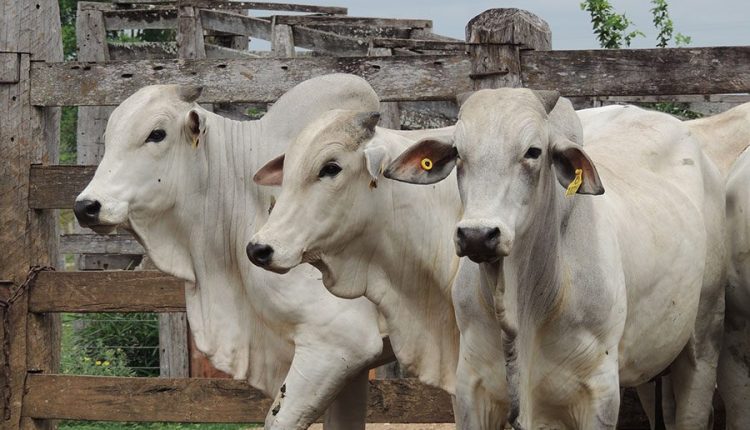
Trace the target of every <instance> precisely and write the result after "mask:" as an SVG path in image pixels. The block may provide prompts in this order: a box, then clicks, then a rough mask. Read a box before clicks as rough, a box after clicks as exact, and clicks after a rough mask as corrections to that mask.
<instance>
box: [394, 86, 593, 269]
mask: <svg viewBox="0 0 750 430" xmlns="http://www.w3.org/2000/svg"><path fill="white" fill-rule="evenodd" d="M558 98H559V94H558V93H557V92H550V91H532V90H528V89H508V88H505V89H497V90H482V91H478V92H476V93H474V94H473V95H471V96H470V97H469V98H468V99H467V100H466V101H465V103H464V104H463V105H462V107H461V111H460V113H459V121H458V123H457V124H456V130H455V134H454V136H453V139H452V140H448V141H437V140H434V139H425V140H422V141H420V142H418V143H416V144H415V145H413V146H412V147H411V148H409V149H408V150H407V151H406V152H404V153H403V154H402V155H401V156H399V157H398V158H397V159H396V160H394V161H393V162H392V163H391V164H390V165H389V167H388V168H387V169H386V171H385V176H386V177H389V178H392V179H396V180H400V181H404V182H410V183H420V184H428V183H434V182H437V181H440V180H442V179H444V178H445V177H447V176H448V174H449V173H450V171H451V170H452V168H453V166H454V165H455V166H457V168H458V186H459V192H460V195H461V200H462V202H463V204H464V215H463V217H462V219H461V221H460V222H459V223H458V224H457V226H456V231H455V236H454V241H455V246H456V252H457V254H458V255H459V256H468V257H469V258H470V259H471V260H473V261H476V262H489V261H496V260H498V259H500V258H502V257H504V256H506V255H508V254H509V253H510V251H511V248H512V245H513V241H514V238H515V237H516V235H518V234H520V233H521V232H523V231H525V230H526V229H527V227H528V226H529V224H530V223H531V219H532V217H533V216H534V215H535V212H534V209H535V208H541V207H544V205H543V204H542V203H543V202H548V201H549V200H550V199H551V198H552V197H553V195H552V194H551V193H559V194H561V195H562V194H564V193H566V191H567V190H568V189H570V190H571V192H572V193H577V194H602V193H603V192H604V188H603V187H602V185H601V182H600V181H599V176H598V174H597V172H596V169H595V168H594V165H593V163H592V162H591V160H590V159H589V157H588V156H587V155H586V153H585V152H584V151H583V148H582V147H581V146H579V145H577V144H575V143H573V142H571V141H570V140H568V139H567V138H566V137H565V136H563V135H562V134H561V133H560V132H558V131H556V130H559V127H555V126H553V125H552V124H551V123H550V119H549V114H550V112H551V111H552V109H553V108H554V107H555V105H556V104H557V101H558ZM567 119H568V120H571V121H578V119H577V117H576V116H575V115H574V114H573V115H570V116H569V117H568V118H567ZM423 160H429V162H425V161H423ZM425 163H428V167H429V169H426V168H425ZM577 173H578V174H580V178H581V181H582V182H581V184H580V186H579V187H578V188H577V189H575V187H570V185H571V183H573V182H574V180H575V179H576V175H577Z"/></svg>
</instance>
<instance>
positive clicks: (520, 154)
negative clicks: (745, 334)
mask: <svg viewBox="0 0 750 430" xmlns="http://www.w3.org/2000/svg"><path fill="white" fill-rule="evenodd" d="M557 97H559V95H557V94H554V93H551V92H535V91H532V90H528V89H510V88H504V89H497V90H482V91H478V92H476V93H475V94H473V95H471V96H470V97H469V98H468V99H467V100H466V102H465V103H464V104H463V106H462V107H461V111H460V114H459V120H458V123H457V124H456V129H455V133H454V135H453V136H452V137H451V138H450V139H448V140H444V141H439V140H435V139H432V140H430V139H425V140H422V141H421V142H418V143H417V144H416V145H414V146H413V147H411V148H409V149H408V150H407V151H406V152H405V153H403V154H402V155H401V156H399V157H398V158H397V159H396V160H394V161H393V162H392V163H391V165H390V166H389V167H388V168H387V169H386V176H388V177H390V178H393V179H396V180H399V181H404V182H412V183H419V184H425V183H436V182H437V181H440V180H441V179H443V178H450V177H451V176H449V175H450V173H451V171H452V170H453V167H454V166H455V167H456V170H457V178H458V181H457V182H458V190H459V193H460V195H461V201H462V203H463V206H464V210H463V213H462V215H461V217H460V219H459V220H458V222H457V223H456V224H455V227H454V230H453V239H454V245H455V250H456V253H457V255H459V256H463V257H468V259H470V260H472V261H474V262H477V263H479V264H480V267H481V271H482V276H481V279H482V281H483V282H485V283H486V284H487V285H488V287H489V288H491V289H492V291H493V294H492V296H493V306H494V309H495V313H496V315H497V318H498V321H499V323H500V326H501V328H502V330H501V332H498V333H496V336H498V337H502V338H503V340H504V348H505V366H506V371H507V380H508V393H509V397H510V401H511V408H510V416H509V420H510V421H511V422H512V424H513V425H514V427H515V428H523V429H533V428H539V427H544V428H570V429H603V428H612V429H614V428H615V426H616V424H617V416H618V411H619V403H620V391H619V389H620V386H639V387H640V388H643V384H645V383H647V382H648V381H650V380H651V379H652V378H654V377H655V376H657V375H659V374H660V373H662V372H663V371H665V369H669V371H670V372H671V375H670V377H671V381H672V385H671V392H669V393H668V396H669V397H670V398H672V397H673V398H674V403H675V409H674V411H672V414H670V415H668V416H665V419H666V421H667V423H668V425H669V426H672V425H673V426H674V428H678V429H696V430H697V429H705V428H706V426H707V425H708V422H709V417H710V413H711V401H712V398H713V392H714V386H715V384H716V365H717V359H718V352H719V351H718V343H717V339H720V336H721V328H722V325H721V320H722V315H723V292H724V290H723V287H724V278H725V273H724V255H725V251H724V244H723V237H724V198H723V196H724V191H723V181H722V179H721V177H720V175H719V173H718V170H717V169H716V167H715V166H714V165H713V163H712V162H711V161H710V160H709V159H708V158H707V157H706V155H705V154H704V153H703V152H702V150H701V147H700V144H699V142H698V141H697V140H696V139H695V138H694V137H693V135H692V133H691V132H690V129H689V128H688V127H687V126H686V125H685V124H684V123H682V122H680V121H679V120H677V119H675V118H673V117H671V116H669V115H666V114H662V113H658V112H649V111H645V110H643V109H639V108H636V107H632V106H610V107H606V108H599V109H592V110H588V111H582V112H579V113H578V117H577V118H576V117H575V116H574V117H571V118H569V120H568V125H570V126H575V125H576V124H582V126H583V137H584V139H583V143H584V144H585V145H583V146H582V145H581V144H580V143H579V142H573V141H571V140H570V139H569V138H567V137H566V136H565V135H564V133H561V130H564V129H565V127H564V126H565V122H563V123H560V122H556V121H555V120H554V112H553V111H552V110H551V107H552V106H554V103H553V101H554V100H556V99H557ZM579 119H580V123H579ZM561 125H562V126H563V128H560V126H561ZM425 158H429V159H431V160H433V163H432V164H433V165H432V168H431V169H429V170H424V169H422V168H421V167H420V164H419V162H418V160H421V159H425ZM434 172H435V173H434ZM448 180H450V179H448ZM639 393H643V390H641V389H639Z"/></svg>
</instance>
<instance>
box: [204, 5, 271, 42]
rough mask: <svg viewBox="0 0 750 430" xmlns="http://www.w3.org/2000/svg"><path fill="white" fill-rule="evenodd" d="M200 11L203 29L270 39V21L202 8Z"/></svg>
mask: <svg viewBox="0 0 750 430" xmlns="http://www.w3.org/2000/svg"><path fill="white" fill-rule="evenodd" d="M200 13H201V25H202V26H203V28H204V29H205V30H209V31H220V32H222V33H229V34H240V35H244V36H250V37H254V38H257V39H263V40H271V21H266V20H264V19H259V18H254V17H251V16H245V15H240V14H237V13H231V12H219V11H215V10H202V11H201V12H200Z"/></svg>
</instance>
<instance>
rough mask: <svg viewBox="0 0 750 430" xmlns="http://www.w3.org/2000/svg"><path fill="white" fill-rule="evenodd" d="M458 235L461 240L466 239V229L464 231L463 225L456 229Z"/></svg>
mask: <svg viewBox="0 0 750 430" xmlns="http://www.w3.org/2000/svg"><path fill="white" fill-rule="evenodd" d="M456 237H458V239H459V240H464V239H466V231H464V229H463V227H459V228H457V229H456Z"/></svg>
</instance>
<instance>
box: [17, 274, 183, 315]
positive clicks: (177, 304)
mask: <svg viewBox="0 0 750 430" xmlns="http://www.w3.org/2000/svg"><path fill="white" fill-rule="evenodd" d="M184 311H185V282H184V281H183V280H180V279H177V278H174V277H172V276H169V275H165V274H163V273H161V272H158V271H132V270H123V271H82V272H43V273H40V274H39V277H38V278H37V280H36V283H35V284H34V286H33V288H32V289H31V291H30V293H29V312H34V313H43V312H54V313H57V312H184Z"/></svg>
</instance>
